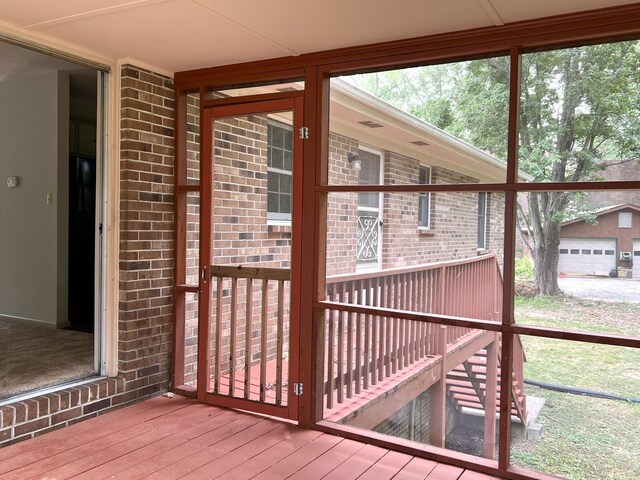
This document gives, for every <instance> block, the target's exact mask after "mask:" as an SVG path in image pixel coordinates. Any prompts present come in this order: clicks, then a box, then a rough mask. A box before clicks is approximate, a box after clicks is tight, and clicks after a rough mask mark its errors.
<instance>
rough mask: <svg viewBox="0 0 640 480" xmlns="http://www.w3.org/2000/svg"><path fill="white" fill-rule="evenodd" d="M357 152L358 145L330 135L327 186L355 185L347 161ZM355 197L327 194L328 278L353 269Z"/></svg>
mask: <svg viewBox="0 0 640 480" xmlns="http://www.w3.org/2000/svg"><path fill="white" fill-rule="evenodd" d="M357 152H358V142H357V141H356V140H353V139H351V138H348V137H344V136H342V135H336V134H334V133H330V134H329V183H330V184H332V185H354V184H357V183H358V175H357V174H356V173H355V172H354V171H353V170H352V169H351V165H350V164H349V162H348V161H347V160H346V158H347V155H348V154H349V153H357ZM357 208H358V195H357V194H355V193H330V194H329V196H328V198H327V276H332V275H339V274H341V273H352V272H354V271H355V269H356V242H355V230H356V222H357V220H358V217H357Z"/></svg>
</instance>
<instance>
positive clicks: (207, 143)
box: [198, 96, 304, 419]
mask: <svg viewBox="0 0 640 480" xmlns="http://www.w3.org/2000/svg"><path fill="white" fill-rule="evenodd" d="M202 120H203V122H202V140H201V141H202V159H203V163H202V170H201V174H202V180H201V197H200V198H201V199H202V202H201V206H200V208H201V215H200V238H201V239H202V241H201V245H200V295H199V312H200V313H199V320H198V330H199V340H198V398H199V399H200V400H202V401H204V402H208V403H212V404H216V405H221V406H226V407H232V408H239V409H243V410H250V411H255V412H258V413H263V414H268V415H275V416H280V417H285V418H290V419H296V418H297V411H298V408H297V407H298V395H299V394H301V393H302V391H301V385H300V384H299V383H297V382H298V353H299V345H298V342H299V340H298V338H299V321H300V314H299V298H300V295H299V291H300V282H299V276H300V275H299V265H300V261H299V260H300V259H299V255H300V250H301V249H300V243H299V242H300V224H301V221H300V220H301V215H302V211H301V207H302V201H301V199H302V192H301V184H302V144H303V141H302V137H304V131H303V130H302V97H301V96H292V97H289V98H277V99H275V100H273V99H272V100H267V101H254V102H249V103H239V104H229V105H220V106H212V107H208V108H205V109H204V115H203V118H202Z"/></svg>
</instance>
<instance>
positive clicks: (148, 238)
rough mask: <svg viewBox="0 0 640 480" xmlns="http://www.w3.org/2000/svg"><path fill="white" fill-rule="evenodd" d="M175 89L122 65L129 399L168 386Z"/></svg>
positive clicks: (124, 351)
mask: <svg viewBox="0 0 640 480" xmlns="http://www.w3.org/2000/svg"><path fill="white" fill-rule="evenodd" d="M173 117H174V91H173V82H172V80H171V79H168V78H165V77H163V76H160V75H157V74H154V73H151V72H148V71H145V70H141V69H137V68H135V67H130V66H128V67H125V68H123V70H122V109H121V152H120V155H121V159H120V162H121V167H120V192H121V193H120V302H119V317H120V321H119V330H120V331H119V352H120V354H119V363H118V369H119V373H120V375H121V376H122V378H123V379H124V389H125V392H126V393H125V395H127V396H128V398H127V400H134V399H138V398H141V397H146V396H149V395H153V394H155V393H158V392H161V391H163V390H166V389H167V388H168V384H169V365H170V363H171V333H172V313H173V310H172V292H173V237H174V232H173V229H174V226H173V210H174V201H173V160H174V147H173V142H174V138H173V135H174V132H173V125H174V118H173Z"/></svg>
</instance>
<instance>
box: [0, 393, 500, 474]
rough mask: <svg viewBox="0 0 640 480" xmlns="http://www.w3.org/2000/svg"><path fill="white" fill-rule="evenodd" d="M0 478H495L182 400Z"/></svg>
mask: <svg viewBox="0 0 640 480" xmlns="http://www.w3.org/2000/svg"><path fill="white" fill-rule="evenodd" d="M0 477H2V479H3V480H13V479H17V480H22V479H26V478H32V479H43V478H56V479H65V478H74V479H76V480H94V479H106V478H110V479H122V480H125V479H126V480H134V479H142V478H147V479H162V480H165V479H172V478H185V479H193V480H195V479H200V478H206V479H212V478H233V479H240V480H242V479H250V478H252V479H262V480H269V479H284V478H292V479H298V480H315V479H320V478H324V479H336V480H348V479H355V478H362V479H375V480H378V479H385V478H386V479H391V478H393V479H397V480H494V479H495V477H491V476H488V475H484V474H480V473H477V472H473V471H470V470H466V471H465V470H464V469H462V468H458V467H453V466H450V465H445V464H442V463H437V462H434V461H431V460H425V459H422V458H417V457H412V456H410V455H407V454H403V453H399V452H394V451H390V450H387V449H384V448H380V447H377V446H373V445H366V444H364V443H361V442H357V441H354V440H349V439H343V438H340V437H337V436H333V435H330V434H326V433H321V432H318V431H313V430H303V429H300V428H298V427H296V426H295V425H293V424H291V423H288V422H283V421H279V420H276V419H271V418H267V417H261V416H255V415H250V414H248V413H243V412H236V411H232V410H226V409H223V408H219V407H214V406H210V405H205V404H201V403H198V402H197V401H196V400H193V399H185V398H181V397H175V398H172V399H170V398H165V397H156V398H154V399H152V400H148V401H145V402H141V403H138V404H136V405H133V406H130V407H125V408H123V409H120V410H117V411H115V412H111V413H108V414H105V415H102V416H98V417H96V418H93V419H90V420H87V421H84V422H80V423H77V424H74V425H72V426H69V427H66V428H63V429H60V430H56V431H54V432H51V433H47V434H45V435H42V436H39V437H36V438H34V439H31V440H27V441H25V442H21V443H18V444H15V445H11V446H9V447H5V448H3V449H0Z"/></svg>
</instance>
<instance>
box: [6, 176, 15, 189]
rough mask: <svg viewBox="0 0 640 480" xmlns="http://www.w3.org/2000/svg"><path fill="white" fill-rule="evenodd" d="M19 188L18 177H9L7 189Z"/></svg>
mask: <svg viewBox="0 0 640 480" xmlns="http://www.w3.org/2000/svg"><path fill="white" fill-rule="evenodd" d="M17 186H18V177H8V178H7V187H9V188H15V187H17Z"/></svg>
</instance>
